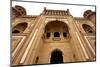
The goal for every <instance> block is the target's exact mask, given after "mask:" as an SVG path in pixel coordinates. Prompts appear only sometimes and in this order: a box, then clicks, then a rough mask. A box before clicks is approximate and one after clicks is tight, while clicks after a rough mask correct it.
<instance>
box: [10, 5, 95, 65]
mask: <svg viewBox="0 0 100 67" xmlns="http://www.w3.org/2000/svg"><path fill="white" fill-rule="evenodd" d="M90 12H91V13H90ZM88 17H89V18H88ZM95 23H96V22H95V12H92V11H91V10H88V11H86V12H85V13H84V17H73V16H72V15H71V13H70V11H69V9H68V10H49V9H46V8H44V11H43V12H42V13H41V14H40V15H38V16H33V15H32V16H29V15H27V14H26V10H25V8H23V7H21V6H18V8H17V7H13V8H12V49H11V51H12V65H27V64H28V65H29V64H49V63H51V64H52V63H63V62H77V61H94V60H96V54H95V50H96V48H95V47H96V40H95V39H96V37H95V32H96V30H95Z"/></svg>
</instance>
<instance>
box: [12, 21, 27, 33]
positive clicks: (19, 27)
mask: <svg viewBox="0 0 100 67" xmlns="http://www.w3.org/2000/svg"><path fill="white" fill-rule="evenodd" d="M27 26H28V24H27V23H25V22H24V23H19V24H17V25H16V26H15V27H14V28H13V32H12V33H22V32H24V31H25V29H26V28H27Z"/></svg>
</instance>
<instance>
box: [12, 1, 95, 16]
mask: <svg viewBox="0 0 100 67" xmlns="http://www.w3.org/2000/svg"><path fill="white" fill-rule="evenodd" d="M15 5H20V6H23V7H24V8H25V9H26V11H27V15H39V14H40V13H42V11H43V8H44V7H46V8H47V9H52V10H67V9H69V11H70V13H71V14H72V15H73V16H74V17H83V13H84V11H86V10H92V11H95V7H94V6H80V5H64V4H48V3H34V2H18V1H13V2H12V7H14V6H15Z"/></svg>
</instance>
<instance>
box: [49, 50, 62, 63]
mask: <svg viewBox="0 0 100 67" xmlns="http://www.w3.org/2000/svg"><path fill="white" fill-rule="evenodd" d="M56 63H63V56H62V52H61V51H60V50H54V51H53V52H52V53H51V58H50V64H56Z"/></svg>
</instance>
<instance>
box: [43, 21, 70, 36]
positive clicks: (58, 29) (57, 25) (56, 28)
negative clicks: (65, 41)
mask: <svg viewBox="0 0 100 67" xmlns="http://www.w3.org/2000/svg"><path fill="white" fill-rule="evenodd" d="M44 31H45V35H48V32H49V33H50V34H51V35H52V37H60V36H61V34H62V35H63V32H66V33H64V36H63V37H66V36H67V35H68V34H69V27H68V25H67V24H66V23H65V22H63V21H59V20H54V21H50V22H48V23H47V24H46V26H45V29H44ZM46 38H48V37H47V36H46Z"/></svg>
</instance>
